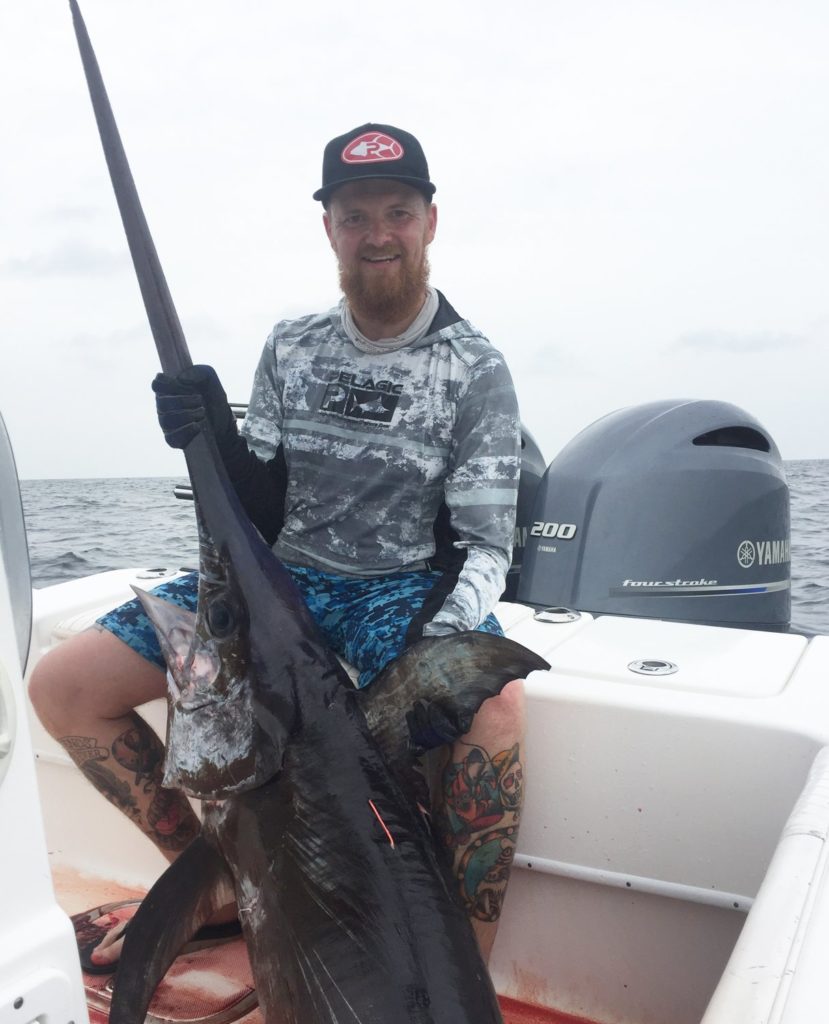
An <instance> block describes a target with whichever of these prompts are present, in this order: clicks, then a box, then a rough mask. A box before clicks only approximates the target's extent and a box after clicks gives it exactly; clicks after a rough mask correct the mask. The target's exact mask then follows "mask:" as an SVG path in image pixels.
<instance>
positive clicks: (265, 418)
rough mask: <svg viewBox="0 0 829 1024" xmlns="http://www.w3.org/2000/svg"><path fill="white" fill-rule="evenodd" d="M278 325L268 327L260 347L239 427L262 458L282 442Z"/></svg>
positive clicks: (268, 455) (273, 453)
mask: <svg viewBox="0 0 829 1024" xmlns="http://www.w3.org/2000/svg"><path fill="white" fill-rule="evenodd" d="M279 327H280V325H279V324H277V325H276V327H274V329H273V330H272V331H271V333H270V335H269V336H268V340H267V341H266V342H265V347H264V349H263V350H262V355H261V357H260V359H259V365H258V366H257V367H256V373H255V374H254V377H253V387H252V389H251V394H250V401H249V403H248V409H247V413H246V414H245V421H244V423H243V424H242V430H241V433H242V436H243V437H244V438H245V439H246V440H247V442H248V447H249V448H250V449H251V451H253V452H254V453H255V454H256V455H257V456H258V457H259V458H260V459H261V460H262V461H263V462H268V461H269V460H270V459H273V458H274V456H275V455H276V454H277V452H278V450H279V447H280V445H281V443H282V395H281V391H280V387H279V381H278V379H277V365H276V341H277V336H278V332H279Z"/></svg>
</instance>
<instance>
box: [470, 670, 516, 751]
mask: <svg viewBox="0 0 829 1024" xmlns="http://www.w3.org/2000/svg"><path fill="white" fill-rule="evenodd" d="M526 717H527V709H526V699H525V696H524V680H523V679H513V680H512V682H510V683H507V685H506V686H505V687H504V688H503V690H501V692H500V693H499V694H497V695H496V696H495V697H490V698H489V700H485V701H484V703H483V704H482V705H481V707H480V709H479V710H478V713H477V714H476V715H475V718H474V719H473V721H472V728H471V729H470V731H469V733H468V736H467V737H465V738H466V739H467V740H468V741H469V737H472V740H471V742H475V740H474V737H475V736H480V737H484V736H493V737H495V736H498V737H501V736H503V737H514V738H515V739H516V740H518V739H519V738H520V737H522V736H523V734H524V727H525V723H526Z"/></svg>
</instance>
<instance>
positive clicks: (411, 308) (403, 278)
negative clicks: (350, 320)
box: [340, 252, 429, 324]
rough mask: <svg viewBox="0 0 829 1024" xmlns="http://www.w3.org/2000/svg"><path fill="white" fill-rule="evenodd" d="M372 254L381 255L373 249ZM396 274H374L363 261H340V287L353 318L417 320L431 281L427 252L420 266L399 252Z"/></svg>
mask: <svg viewBox="0 0 829 1024" xmlns="http://www.w3.org/2000/svg"><path fill="white" fill-rule="evenodd" d="M370 255H372V256H382V255H383V253H382V252H373V253H371V254H370ZM399 255H400V260H399V262H398V264H397V267H396V273H394V274H383V275H382V278H381V275H379V274H376V275H375V274H373V273H372V272H371V269H370V268H368V267H366V266H365V264H364V263H363V262H362V260H360V259H357V260H356V261H355V262H354V263H353V264H352V265H350V266H344V265H343V264H342V263H341V264H340V288H342V290H343V294H344V295H345V297H346V299H347V300H348V305H349V306H350V307H351V312H352V314H353V315H354V318H355V319H356V320H357V321H358V322H359V321H360V320H361V319H363V320H370V321H376V320H380V321H385V322H387V323H390V324H395V323H400V322H403V321H405V320H406V319H407V318H408V319H410V320H414V318H415V317H416V316H417V314H418V313H419V312H420V307H421V306H422V305H423V298H424V295H425V294H426V286H427V284H428V283H429V260H428V259H427V257H426V255H425V254H424V256H423V259H422V260H421V262H420V264H419V265H413V264H412V262H411V260H410V259H409V258H408V257H407V256H406V255H405V254H404V253H400V254H399Z"/></svg>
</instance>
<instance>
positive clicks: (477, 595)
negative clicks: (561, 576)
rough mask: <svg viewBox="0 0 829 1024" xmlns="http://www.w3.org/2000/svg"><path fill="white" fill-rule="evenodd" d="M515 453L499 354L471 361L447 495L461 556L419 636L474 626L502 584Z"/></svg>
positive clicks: (517, 429) (516, 439) (512, 410)
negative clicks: (454, 579)
mask: <svg viewBox="0 0 829 1024" xmlns="http://www.w3.org/2000/svg"><path fill="white" fill-rule="evenodd" d="M520 457H521V425H520V421H519V417H518V403H517V400H516V397H515V389H514V387H513V384H512V378H511V377H510V373H509V370H508V369H507V366H506V363H505V361H504V358H503V356H502V355H501V354H500V353H499V352H497V351H495V350H494V349H492V350H490V351H489V352H488V353H487V354H486V355H484V356H482V357H480V358H479V359H478V360H476V362H475V363H474V364H473V365H472V367H471V368H470V372H469V378H468V382H467V386H466V388H465V389H464V390H463V392H462V394H461V396H460V398H459V403H458V415H457V419H456V421H455V430H454V436H453V446H452V456H451V461H450V469H449V475H448V477H447V479H446V484H445V501H446V505H447V507H448V508H449V513H450V517H451V523H452V526H453V527H454V529H455V531H456V532H457V534H458V538H459V539H458V540H457V541H455V547H458V548H464V549H465V550H466V560H465V562H464V565H463V568H462V569H461V572H460V575H459V576H458V580H457V583H456V585H455V588H454V589H453V590H452V592H451V593H450V594H449V596H448V597H447V598H446V600H445V601H444V603H443V605H442V606H441V608H440V610H439V611H438V612H437V614H436V615H435V616H434V618H433V619H432V621H431V622H429V623H428V624H427V625H426V626H425V627H424V630H423V634H424V636H441V635H445V634H448V633H454V632H461V631H463V630H468V629H475V628H476V626H479V625H480V624H481V623H482V622H483V620H484V619H485V618H486V617H487V615H489V613H490V612H491V611H492V609H493V608H494V607H495V605H496V604H497V602H498V599H499V598H500V596H501V594H502V593H503V592H504V587H505V585H506V575H507V570H508V569H509V566H510V561H511V558H512V545H513V535H514V532H515V503H516V499H517V495H518V477H519V472H520Z"/></svg>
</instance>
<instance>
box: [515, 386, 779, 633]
mask: <svg viewBox="0 0 829 1024" xmlns="http://www.w3.org/2000/svg"><path fill="white" fill-rule="evenodd" d="M520 539H522V540H524V542H525V549H524V558H523V565H522V569H521V576H520V580H519V583H518V588H517V599H518V600H519V601H521V602H523V603H525V604H530V605H533V606H535V607H549V606H551V605H562V606H566V607H570V608H575V609H579V610H583V611H590V612H594V613H599V614H602V613H607V614H615V615H635V616H644V617H652V618H660V619H674V620H680V621H691V622H703V623H711V624H717V625H731V626H749V627H756V628H767V629H785V628H786V627H787V625H788V623H789V618H790V612H791V590H790V582H791V565H790V550H789V547H790V519H789V490H788V486H787V483H786V476H785V471H784V469H783V463H782V459H781V458H780V453H779V451H778V449H777V446H776V445H775V443H774V441H773V440H772V439H771V437H770V436H769V434H768V432H767V431H766V430H765V429H764V428H763V427H762V426H761V425H760V424H759V423H758V422H757V420H755V419H754V418H753V417H752V416H750V415H749V414H748V413H746V412H744V411H743V410H742V409H739V408H737V407H736V406H734V405H730V404H728V403H726V402H716V401H690V400H689V401H678V400H677V401H660V402H651V403H648V404H646V405H640V406H635V407H632V408H627V409H621V410H619V411H617V412H614V413H611V414H610V415H608V416H605V417H603V418H602V419H600V420H598V421H596V422H595V423H593V424H592V425H591V426H589V427H587V428H586V429H585V430H583V431H582V432H581V433H580V434H578V435H577V436H576V437H575V438H574V439H573V440H572V441H571V442H570V443H569V444H568V445H567V446H566V447H565V448H564V449H563V450H562V452H561V453H560V454H559V455H558V456H557V457H556V458H555V459H554V460H553V462H552V463H551V464H550V466H549V468H548V469H547V471H546V473H545V474H544V477H543V479H542V481H541V483H540V484H539V486H538V489H537V491H536V498H535V503H534V511H533V515H532V522H531V523H530V525H529V528H528V529H527V534H526V537H522V538H520Z"/></svg>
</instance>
